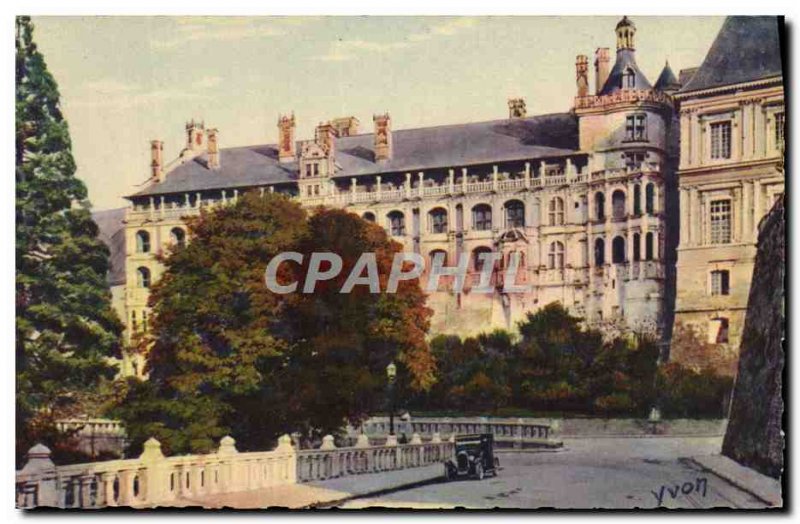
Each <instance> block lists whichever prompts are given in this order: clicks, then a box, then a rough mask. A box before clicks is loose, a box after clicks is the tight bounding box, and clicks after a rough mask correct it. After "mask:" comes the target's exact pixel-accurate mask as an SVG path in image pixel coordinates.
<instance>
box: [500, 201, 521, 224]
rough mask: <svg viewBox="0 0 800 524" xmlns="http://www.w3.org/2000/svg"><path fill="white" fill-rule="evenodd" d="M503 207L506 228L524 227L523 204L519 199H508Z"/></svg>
mask: <svg viewBox="0 0 800 524" xmlns="http://www.w3.org/2000/svg"><path fill="white" fill-rule="evenodd" d="M505 208H506V228H507V229H511V228H514V227H525V204H523V203H522V202H520V201H519V200H509V201H508V202H506V204H505Z"/></svg>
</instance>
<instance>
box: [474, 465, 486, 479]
mask: <svg viewBox="0 0 800 524" xmlns="http://www.w3.org/2000/svg"><path fill="white" fill-rule="evenodd" d="M483 477H484V474H483V464H481V463H480V462H478V463H477V464H476V465H475V478H477V479H478V480H483Z"/></svg>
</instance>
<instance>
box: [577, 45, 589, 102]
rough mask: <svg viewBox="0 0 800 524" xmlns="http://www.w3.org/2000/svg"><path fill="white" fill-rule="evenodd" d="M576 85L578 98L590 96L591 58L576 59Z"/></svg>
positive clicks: (583, 56)
mask: <svg viewBox="0 0 800 524" xmlns="http://www.w3.org/2000/svg"><path fill="white" fill-rule="evenodd" d="M575 84H576V85H577V87H578V96H580V97H583V96H589V57H588V56H586V55H578V56H576V57H575Z"/></svg>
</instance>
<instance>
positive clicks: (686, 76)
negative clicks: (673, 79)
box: [678, 67, 700, 86]
mask: <svg viewBox="0 0 800 524" xmlns="http://www.w3.org/2000/svg"><path fill="white" fill-rule="evenodd" d="M698 69H700V68H699V67H687V68H686V69H681V70H680V71H679V72H678V83H679V84H680V85H682V86H685V85H686V84H688V83H689V80H691V79H692V77H693V76H694V74H695V73H696V72H697V70H698Z"/></svg>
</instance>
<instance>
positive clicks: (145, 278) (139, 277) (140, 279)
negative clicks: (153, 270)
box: [136, 267, 150, 288]
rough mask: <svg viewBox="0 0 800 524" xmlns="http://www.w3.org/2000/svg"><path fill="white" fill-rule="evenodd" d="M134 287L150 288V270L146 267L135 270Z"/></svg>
mask: <svg viewBox="0 0 800 524" xmlns="http://www.w3.org/2000/svg"><path fill="white" fill-rule="evenodd" d="M136 287H140V288H149V287H150V270H149V269H147V268H146V267H140V268H139V269H137V270H136Z"/></svg>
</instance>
